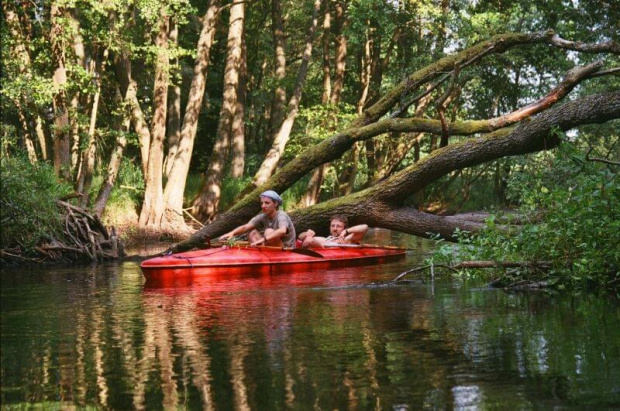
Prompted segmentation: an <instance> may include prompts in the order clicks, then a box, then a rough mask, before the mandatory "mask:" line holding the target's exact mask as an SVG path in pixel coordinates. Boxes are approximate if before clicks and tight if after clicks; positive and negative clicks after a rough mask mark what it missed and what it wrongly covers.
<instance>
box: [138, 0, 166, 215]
mask: <svg viewBox="0 0 620 411" xmlns="http://www.w3.org/2000/svg"><path fill="white" fill-rule="evenodd" d="M169 20H170V17H168V16H167V15H166V14H165V12H164V10H163V8H162V15H161V17H160V21H159V32H158V34H157V37H156V38H155V46H156V47H157V60H156V63H155V84H154V87H153V88H154V93H153V121H152V127H151V144H150V146H149V155H148V163H147V164H148V165H147V171H146V177H145V182H146V187H145V192H144V202H143V204H142V210H141V211H140V218H139V220H138V224H139V225H140V227H159V226H160V225H161V221H162V217H163V213H164V195H163V187H162V184H163V181H162V175H163V163H164V140H165V138H166V112H167V111H168V104H167V103H168V69H169V60H168V24H169Z"/></svg>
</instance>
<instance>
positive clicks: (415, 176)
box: [171, 30, 620, 252]
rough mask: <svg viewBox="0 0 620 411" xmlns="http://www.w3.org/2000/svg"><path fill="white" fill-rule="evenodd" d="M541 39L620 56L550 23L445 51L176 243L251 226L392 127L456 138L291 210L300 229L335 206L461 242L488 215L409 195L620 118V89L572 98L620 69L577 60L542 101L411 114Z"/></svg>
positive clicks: (318, 222) (376, 222)
mask: <svg viewBox="0 0 620 411" xmlns="http://www.w3.org/2000/svg"><path fill="white" fill-rule="evenodd" d="M533 45H546V46H547V47H549V48H556V49H563V50H565V51H566V52H569V51H570V52H573V53H598V54H600V55H601V56H603V57H606V56H617V55H620V46H619V45H618V44H615V43H613V42H605V43H599V44H585V43H580V42H571V41H567V40H565V39H562V38H560V37H559V36H558V35H557V34H556V33H555V32H554V31H552V30H548V31H545V32H538V33H526V34H523V33H508V34H502V35H497V36H494V37H492V38H491V39H489V40H487V41H484V42H481V43H479V44H477V45H475V46H473V47H470V48H467V49H465V50H463V51H461V52H458V53H456V54H454V55H450V56H447V57H444V58H442V59H440V60H438V61H436V62H434V63H433V64H431V65H428V66H426V67H424V68H422V69H421V70H418V71H415V72H414V73H411V74H410V75H408V76H407V77H406V78H405V79H404V80H403V81H402V82H400V83H399V84H397V85H396V86H395V87H393V88H392V89H391V90H389V91H388V92H387V93H386V94H385V95H383V96H382V97H381V98H380V99H378V100H377V101H376V102H375V103H374V104H373V105H372V106H370V107H368V108H367V109H366V110H365V111H364V112H363V113H362V115H361V116H360V117H359V118H357V119H356V120H355V121H354V122H353V123H352V124H351V125H350V126H349V127H347V128H346V129H345V130H342V131H341V132H339V133H337V134H335V135H333V136H331V137H330V138H328V139H326V140H324V141H322V142H321V143H319V144H317V145H315V146H312V147H309V148H307V149H306V150H305V151H303V152H302V153H301V154H300V155H298V156H297V157H295V158H294V159H293V160H291V161H290V162H288V163H287V164H286V165H284V166H283V167H282V168H281V169H280V170H278V171H277V172H276V173H275V174H274V175H273V176H272V177H271V178H270V179H269V180H268V181H267V182H265V183H264V184H263V185H261V186H260V187H257V188H256V189H255V190H253V191H252V192H250V193H248V194H247V195H245V196H244V197H243V198H242V199H241V200H240V201H238V202H237V203H236V204H235V205H234V206H233V207H231V208H230V209H229V210H228V211H226V212H224V213H222V214H221V215H220V216H219V218H217V219H216V220H215V221H213V222H212V223H210V224H209V225H207V226H205V227H203V228H202V229H201V230H199V231H198V232H196V233H195V234H194V235H192V236H191V237H190V238H188V239H187V240H185V241H182V242H180V243H179V244H176V245H175V246H173V247H172V248H171V251H175V252H177V251H182V250H186V249H189V248H193V247H200V246H201V245H203V244H204V243H205V240H206V239H208V238H213V237H215V236H218V235H220V234H222V233H224V232H226V231H229V230H230V229H232V228H233V227H235V226H238V225H240V224H243V223H245V222H246V221H247V220H248V219H250V218H251V217H252V216H253V215H255V214H256V213H257V212H258V211H259V206H258V201H257V199H258V196H259V194H260V193H261V192H262V191H264V190H266V189H273V190H276V191H278V192H282V191H284V190H286V189H287V188H289V187H290V186H291V185H293V184H294V183H295V182H297V181H298V180H299V179H301V178H302V177H303V176H305V175H306V174H307V173H309V172H311V171H312V170H313V169H315V168H316V167H319V166H321V165H323V164H325V163H328V162H330V161H334V160H336V159H339V158H340V157H341V156H342V155H343V154H344V153H345V152H347V150H349V149H350V148H351V147H352V146H353V145H354V144H355V143H356V142H359V141H366V140H369V139H372V138H375V137H377V136H381V135H386V134H388V133H392V132H411V133H412V132H416V133H421V132H423V133H428V134H435V135H438V136H441V137H442V140H443V141H447V140H448V138H450V139H452V140H451V142H450V144H442V145H441V147H440V148H438V149H436V150H434V151H433V152H432V153H431V154H430V155H428V156H427V157H424V158H422V159H420V160H419V161H417V162H415V163H414V164H412V165H410V166H408V167H406V168H404V169H402V170H400V171H399V172H397V173H394V174H392V175H390V176H389V177H387V178H385V179H383V180H381V181H379V182H376V183H375V184H374V185H372V186H371V187H369V188H367V189H365V190H362V191H359V192H356V193H353V194H350V195H347V196H344V197H340V198H335V199H332V200H329V201H325V202H323V203H319V204H317V205H314V206H310V207H307V208H303V209H299V210H295V211H294V212H292V213H291V217H292V218H293V221H294V223H295V225H296V227H297V228H298V231H301V230H304V229H307V228H309V227H313V228H317V227H326V226H327V222H328V219H329V216H330V215H332V214H333V213H339V214H343V215H346V216H347V217H349V219H350V220H351V221H352V222H353V223H357V222H365V223H367V224H369V225H371V226H374V227H383V228H388V229H392V230H397V231H400V232H404V233H409V234H413V235H417V236H423V237H428V236H430V235H440V236H441V237H443V238H446V239H449V240H453V239H454V232H455V230H456V229H457V228H458V229H461V230H469V231H475V230H477V229H479V228H480V227H481V226H482V223H481V222H480V221H475V220H469V219H467V218H465V217H463V216H458V215H455V216H440V215H434V214H430V213H426V212H422V211H419V210H417V209H415V208H412V207H410V206H408V205H407V203H406V201H405V200H406V199H407V198H408V197H410V196H411V195H413V194H415V193H416V192H418V191H420V190H422V189H424V188H425V187H426V186H428V185H429V184H431V183H433V182H435V181H437V180H438V179H440V178H441V177H443V176H445V175H447V174H449V173H451V172H454V171H457V170H462V169H465V168H467V167H472V166H476V165H479V164H483V163H486V162H490V161H493V160H497V159H500V158H503V157H508V156H520V155H524V154H527V153H534V152H537V151H542V150H549V149H553V148H555V147H557V146H558V145H559V143H560V141H561V135H562V133H563V132H566V131H568V130H571V129H574V128H576V127H578V126H581V125H585V124H594V123H603V122H606V121H609V120H613V119H617V118H619V117H620V90H617V89H615V90H608V91H607V92H605V93H601V94H593V95H587V96H583V97H580V98H575V99H572V100H571V99H569V98H566V99H565V97H566V96H568V95H569V93H570V92H571V91H572V90H574V88H575V87H576V86H577V85H579V84H580V83H582V82H584V81H585V80H588V79H592V78H595V77H597V78H600V77H603V76H607V75H616V76H617V75H618V72H619V70H618V69H617V68H609V67H606V63H605V62H604V60H601V61H598V62H595V63H592V64H588V65H584V66H576V67H574V68H573V69H571V70H570V71H568V72H567V73H566V74H565V75H564V77H563V78H562V79H559V81H557V83H556V84H555V85H554V86H553V87H552V88H550V89H549V90H548V91H547V92H546V95H545V96H543V97H542V98H540V99H539V100H537V101H534V102H531V103H529V104H527V105H525V106H523V107H521V108H519V109H517V110H515V111H513V112H510V113H506V114H503V115H501V116H499V117H496V118H490V119H484V120H470V121H466V120H463V121H451V122H450V121H448V120H446V118H445V116H442V115H441V111H440V110H435V111H430V109H429V111H427V112H426V113H425V115H423V116H421V115H419V114H418V115H416V116H408V112H409V110H408V109H409V108H410V107H412V106H413V105H415V104H417V103H418V102H419V101H420V100H421V99H423V98H425V97H427V96H430V95H433V94H436V96H435V100H436V101H439V102H442V101H445V100H446V98H445V96H446V95H448V94H449V93H450V89H451V87H452V86H451V84H455V83H456V82H458V78H459V76H460V75H462V73H464V72H466V71H467V70H468V69H470V68H472V67H474V66H475V65H480V64H482V63H483V62H484V61H485V58H488V57H489V56H491V55H494V54H501V53H504V52H506V51H507V50H509V49H512V48H516V47H528V46H529V47H531V46H533ZM563 100H566V101H563ZM436 106H437V104H436V105H435V107H436ZM433 116H434V117H436V118H433Z"/></svg>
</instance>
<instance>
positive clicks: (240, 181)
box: [189, 177, 252, 210]
mask: <svg viewBox="0 0 620 411" xmlns="http://www.w3.org/2000/svg"><path fill="white" fill-rule="evenodd" d="M251 180H252V178H251V177H243V178H230V177H228V178H224V180H223V181H222V196H221V198H220V210H226V209H227V208H229V207H230V206H232V205H233V201H234V200H235V199H236V198H237V197H238V196H239V193H240V192H241V190H243V189H244V188H245V187H246V186H247V185H248V184H250V182H251ZM193 199H194V197H191V198H190V199H189V200H190V201H191V200H193Z"/></svg>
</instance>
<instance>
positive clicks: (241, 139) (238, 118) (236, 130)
mask: <svg viewBox="0 0 620 411" xmlns="http://www.w3.org/2000/svg"><path fill="white" fill-rule="evenodd" d="M247 68H248V67H247V47H246V43H245V28H244V30H243V35H242V43H241V61H240V62H239V84H238V86H237V107H236V109H235V115H234V117H233V123H232V159H231V170H230V176H231V177H232V178H242V177H243V173H244V170H245V103H246V102H245V96H246V87H247V85H246V80H247V76H248V70H247Z"/></svg>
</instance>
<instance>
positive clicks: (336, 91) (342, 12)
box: [330, 1, 348, 104]
mask: <svg viewBox="0 0 620 411" xmlns="http://www.w3.org/2000/svg"><path fill="white" fill-rule="evenodd" d="M347 22H348V19H347V16H346V9H345V4H344V2H342V1H336V37H335V41H336V47H335V51H336V55H335V58H334V88H333V90H332V91H331V97H330V99H331V103H332V104H338V103H339V102H340V99H341V96H342V90H343V89H344V75H345V69H346V58H347V38H346V36H345V35H344V31H345V29H346V26H347Z"/></svg>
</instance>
